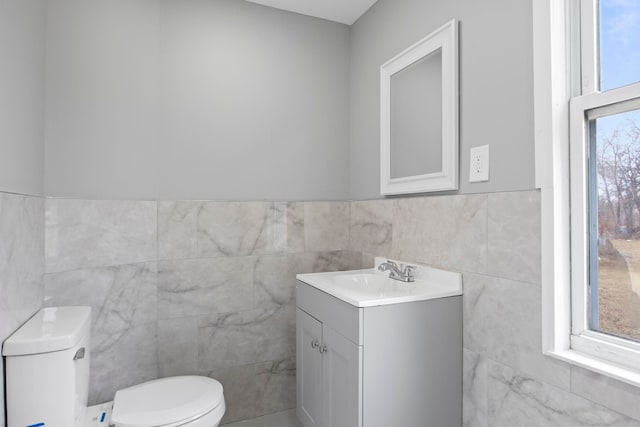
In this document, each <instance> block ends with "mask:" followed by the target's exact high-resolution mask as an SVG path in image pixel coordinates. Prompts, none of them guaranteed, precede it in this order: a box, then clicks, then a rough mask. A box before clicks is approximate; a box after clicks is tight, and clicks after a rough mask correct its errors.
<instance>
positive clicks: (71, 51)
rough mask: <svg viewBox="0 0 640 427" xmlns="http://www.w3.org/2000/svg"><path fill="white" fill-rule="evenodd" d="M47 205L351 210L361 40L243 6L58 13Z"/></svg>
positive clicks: (131, 5) (232, 1)
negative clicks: (50, 200) (281, 202)
mask: <svg viewBox="0 0 640 427" xmlns="http://www.w3.org/2000/svg"><path fill="white" fill-rule="evenodd" d="M47 38H48V46H47V47H48V49H49V54H48V58H49V60H48V63H47V72H48V79H47V95H48V97H47V98H48V99H47V125H46V129H47V130H46V136H47V139H46V159H47V160H46V168H45V170H46V172H45V182H46V187H45V192H46V195H48V196H55V197H89V198H118V199H121V198H151V199H155V198H160V199H168V198H178V199H254V200H255V199H344V198H347V197H348V181H349V178H348V167H349V162H348V153H349V151H348V138H349V109H348V105H349V72H348V67H349V27H347V26H345V25H342V24H336V23H331V22H329V21H324V20H320V19H314V18H309V17H305V16H302V15H297V14H293V13H289V12H283V11H279V10H275V9H271V8H266V7H262V6H258V5H255V4H251V3H247V2H242V1H236V0H215V1H211V0H185V1H179V2H177V1H170V0H159V1H158V0H139V1H135V2H131V1H129V0H114V1H108V2H106V1H102V2H86V1H83V0H59V1H56V2H51V6H50V12H49V16H48V32H47Z"/></svg>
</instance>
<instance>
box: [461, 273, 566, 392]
mask: <svg viewBox="0 0 640 427" xmlns="http://www.w3.org/2000/svg"><path fill="white" fill-rule="evenodd" d="M463 286H464V298H463V306H464V332H463V336H464V346H465V348H467V349H469V350H471V351H473V352H475V353H479V354H483V355H485V356H487V357H488V358H491V359H494V360H496V361H498V362H501V363H504V364H507V365H509V366H512V367H514V368H516V369H518V371H520V372H523V373H525V374H527V375H529V376H531V377H532V378H536V379H538V380H541V381H545V382H547V383H549V384H553V385H556V386H558V387H561V388H563V389H565V390H569V382H570V371H569V367H568V365H566V364H564V363H562V362H560V361H557V360H555V359H552V358H550V357H547V356H544V355H543V354H542V344H541V335H542V333H541V323H542V319H541V310H542V309H541V296H540V287H539V286H536V285H533V284H529V283H523V282H515V281H510V280H506V279H500V278H495V277H489V276H480V275H475V274H465V275H464V277H463Z"/></svg>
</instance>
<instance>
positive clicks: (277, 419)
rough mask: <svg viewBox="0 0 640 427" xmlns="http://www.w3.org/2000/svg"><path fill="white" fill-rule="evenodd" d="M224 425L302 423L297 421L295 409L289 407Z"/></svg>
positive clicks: (280, 426) (268, 426)
mask: <svg viewBox="0 0 640 427" xmlns="http://www.w3.org/2000/svg"><path fill="white" fill-rule="evenodd" d="M225 427H302V423H301V422H300V421H298V417H297V416H296V411H295V410H294V409H289V410H287V411H282V412H276V413H275V414H269V415H263V416H261V417H257V418H252V419H249V420H244V421H238V422H235V423H232V424H225Z"/></svg>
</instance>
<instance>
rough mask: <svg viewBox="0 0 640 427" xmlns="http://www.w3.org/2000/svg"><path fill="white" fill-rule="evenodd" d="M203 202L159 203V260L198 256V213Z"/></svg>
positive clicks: (171, 201)
mask: <svg viewBox="0 0 640 427" xmlns="http://www.w3.org/2000/svg"><path fill="white" fill-rule="evenodd" d="M202 206H203V203H202V202H194V201H176V200H163V201H158V258H159V259H181V258H196V257H197V256H198V213H199V212H200V209H201V207H202Z"/></svg>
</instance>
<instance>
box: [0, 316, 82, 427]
mask: <svg viewBox="0 0 640 427" xmlns="http://www.w3.org/2000/svg"><path fill="white" fill-rule="evenodd" d="M90 325H91V308H90V307H51V308H43V309H42V310H40V311H39V312H38V313H36V314H35V315H34V316H33V317H32V318H31V319H29V320H28V321H27V322H26V323H25V324H24V325H22V326H21V327H20V328H19V329H18V330H17V331H15V332H14V333H13V335H11V336H10V337H9V338H8V339H7V340H6V341H5V342H4V344H3V346H2V355H3V356H5V357H6V359H5V368H6V400H7V402H6V403H7V427H26V426H44V427H71V426H73V427H76V426H81V425H82V423H83V421H84V420H83V418H84V414H85V412H86V408H87V397H88V392H89V364H90V348H89V344H90V333H89V332H90Z"/></svg>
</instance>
